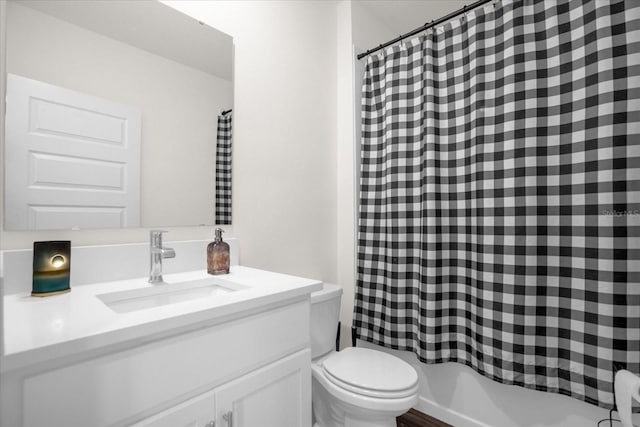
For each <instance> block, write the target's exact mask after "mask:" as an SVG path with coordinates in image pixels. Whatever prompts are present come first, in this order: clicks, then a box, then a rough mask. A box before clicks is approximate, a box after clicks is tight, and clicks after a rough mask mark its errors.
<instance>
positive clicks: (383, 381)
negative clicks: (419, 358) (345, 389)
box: [322, 347, 418, 392]
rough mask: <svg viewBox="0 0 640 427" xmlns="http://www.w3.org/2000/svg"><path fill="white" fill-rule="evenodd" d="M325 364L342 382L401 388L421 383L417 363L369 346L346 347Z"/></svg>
mask: <svg viewBox="0 0 640 427" xmlns="http://www.w3.org/2000/svg"><path fill="white" fill-rule="evenodd" d="M322 365H323V367H324V369H325V371H326V372H328V373H329V374H331V375H332V376H334V377H335V378H337V379H339V380H340V381H343V382H345V383H347V384H349V385H351V386H355V387H359V388H363V389H367V390H376V391H387V392H393V391H401V390H406V389H409V388H411V387H414V386H415V385H416V384H417V382H418V373H417V372H416V370H415V369H414V368H413V366H411V365H409V364H408V363H407V362H405V361H404V360H402V359H400V358H398V357H396V356H393V355H391V354H387V353H384V352H382V351H378V350H373V349H369V348H361V347H349V348H345V349H344V350H342V351H339V352H337V353H334V354H332V355H331V356H329V357H328V358H327V359H326V360H325V361H324V362H323V363H322Z"/></svg>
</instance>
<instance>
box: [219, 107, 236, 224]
mask: <svg viewBox="0 0 640 427" xmlns="http://www.w3.org/2000/svg"><path fill="white" fill-rule="evenodd" d="M232 116H233V113H232V112H231V111H230V110H229V111H226V112H223V113H222V114H221V115H219V116H218V133H217V141H216V213H215V224H216V225H230V224H231V153H232V150H231V148H232V140H233V138H232V134H233V133H232V121H233V120H232Z"/></svg>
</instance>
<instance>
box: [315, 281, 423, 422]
mask: <svg viewBox="0 0 640 427" xmlns="http://www.w3.org/2000/svg"><path fill="white" fill-rule="evenodd" d="M341 297H342V289H341V288H340V287H338V286H336V285H331V284H326V283H325V284H324V285H323V289H322V290H320V291H317V292H314V293H312V294H311V357H312V361H311V372H312V392H311V395H312V407H313V420H314V425H313V426H314V427H343V426H344V427H395V426H396V417H397V416H399V415H401V414H403V413H405V412H407V411H408V410H409V409H411V407H413V406H414V405H415V404H416V403H417V402H418V374H417V372H416V370H415V369H414V368H413V367H412V366H411V365H409V364H408V363H407V362H405V361H404V360H401V359H399V358H397V357H395V356H392V355H390V354H387V353H384V352H381V351H378V350H372V349H368V348H360V347H357V348H356V347H350V348H346V349H344V350H342V351H340V352H337V351H335V343H336V331H337V327H338V319H339V317H340V298H341Z"/></svg>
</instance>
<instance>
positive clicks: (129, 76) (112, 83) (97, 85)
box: [4, 0, 233, 230]
mask: <svg viewBox="0 0 640 427" xmlns="http://www.w3.org/2000/svg"><path fill="white" fill-rule="evenodd" d="M6 29H7V32H6V35H7V36H6V41H7V48H6V70H7V76H6V77H7V104H6V106H7V111H6V122H5V124H6V135H5V164H4V171H5V180H4V181H5V215H4V217H5V229H6V230H33V229H60V228H80V229H87V228H88V229H94V228H112V227H160V226H198V225H213V224H215V223H226V224H230V216H228V218H227V219H224V220H217V221H216V216H215V213H216V199H218V207H220V206H223V205H226V204H227V203H228V204H230V199H231V194H230V181H231V176H230V174H231V170H230V169H231V160H230V155H231V154H230V146H229V144H230V139H231V123H230V120H231V114H232V113H226V114H225V115H223V114H222V113H223V112H227V111H229V110H231V109H232V102H233V82H232V74H233V62H232V61H233V60H232V57H233V40H232V38H231V37H230V36H229V35H227V34H224V33H222V32H220V31H218V30H216V29H214V28H211V27H208V26H207V25H204V24H203V23H200V22H198V21H196V20H195V19H193V18H191V17H188V16H186V15H184V14H182V13H181V12H179V11H177V10H175V9H172V8H171V7H169V6H166V5H164V4H162V3H160V2H157V1H149V0H128V1H119V0H92V1H77V0H48V1H39V0H9V1H8V3H7V14H6ZM219 122H220V123H219ZM217 152H218V154H217ZM216 161H217V163H218V165H222V167H224V168H226V170H225V171H224V174H226V175H225V176H222V177H219V178H218V183H217V184H218V186H219V190H218V194H217V196H218V198H216V190H215V187H216ZM227 187H228V188H227ZM220 188H221V189H220ZM221 200H222V201H221ZM225 200H227V201H228V202H226V201H225ZM229 208H230V207H229Z"/></svg>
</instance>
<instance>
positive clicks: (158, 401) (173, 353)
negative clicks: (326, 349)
mask: <svg viewBox="0 0 640 427" xmlns="http://www.w3.org/2000/svg"><path fill="white" fill-rule="evenodd" d="M308 346H309V302H308V301H301V302H298V303H295V304H291V305H287V306H283V307H279V308H276V309H273V310H269V311H265V312H262V313H259V314H254V315H251V316H247V317H244V318H241V319H238V320H234V321H231V322H228V323H224V324H220V325H216V326H212V327H209V328H205V329H201V330H197V331H193V332H189V333H186V334H183V335H180V336H176V337H173V338H168V339H164V340H161V341H158V342H154V343H152V344H147V345H143V346H139V347H135V348H132V349H130V350H127V351H123V352H119V353H115V354H110V355H105V356H102V357H99V358H97V359H92V360H88V361H85V362H83V363H79V364H76V365H72V366H69V367H65V368H61V369H57V370H53V371H50V372H47V373H43V374H40V375H37V376H33V377H29V378H27V379H25V382H24V389H23V393H24V394H23V398H24V405H23V407H24V413H23V415H24V425H25V427H41V426H44V425H60V426H62V425H64V426H65V427H74V426H78V427H86V426H92V427H100V426H108V425H112V424H114V423H117V422H118V421H121V420H125V419H127V418H130V417H133V416H134V415H136V414H140V413H142V412H145V411H149V410H151V409H153V408H158V407H161V406H162V404H163V403H167V402H172V401H177V400H184V399H185V398H189V397H191V396H194V395H195V394H196V393H197V392H202V391H205V390H207V389H211V388H213V387H215V386H216V385H218V384H221V383H222V382H225V381H228V380H230V379H232V378H235V377H238V376H239V375H242V374H244V373H246V372H249V371H250V370H253V369H255V368H257V367H259V366H263V365H265V364H267V363H269V362H272V361H274V360H277V359H279V358H281V357H283V356H284V355H286V354H291V353H293V352H295V351H297V350H300V349H302V348H304V347H308Z"/></svg>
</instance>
